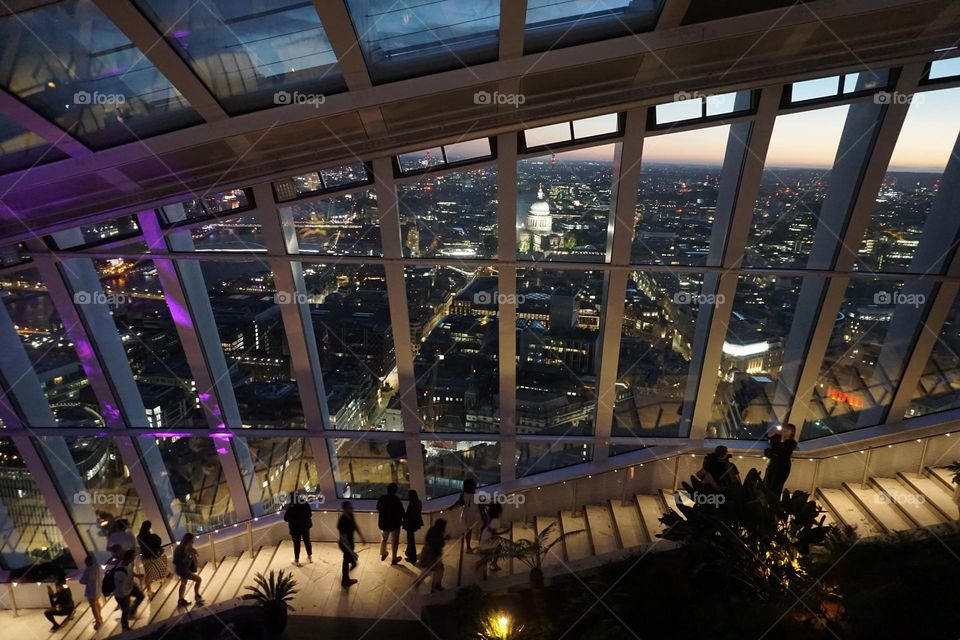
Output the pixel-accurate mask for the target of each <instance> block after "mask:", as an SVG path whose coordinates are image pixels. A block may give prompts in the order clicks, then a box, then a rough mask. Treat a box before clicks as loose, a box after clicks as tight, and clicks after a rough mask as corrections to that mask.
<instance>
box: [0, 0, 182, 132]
mask: <svg viewBox="0 0 960 640" xmlns="http://www.w3.org/2000/svg"><path fill="white" fill-rule="evenodd" d="M0 42H16V43H17V54H16V55H9V56H5V57H4V58H3V62H0V77H2V78H4V80H3V86H4V88H5V89H7V90H8V91H10V92H11V93H13V94H14V95H16V96H17V97H18V98H20V99H21V100H23V101H24V102H26V103H27V104H28V105H29V106H30V107H31V108H33V109H34V110H36V111H38V112H39V113H41V114H43V115H44V116H46V117H47V118H49V119H51V120H53V121H54V122H56V123H57V124H58V125H59V126H60V128H61V129H63V130H64V131H69V132H70V133H71V135H74V136H76V137H77V138H79V139H80V140H81V141H82V142H83V143H84V144H86V145H87V146H89V147H91V148H93V149H103V148H105V147H112V146H116V145H118V144H123V143H125V142H134V141H136V140H138V139H140V138H146V137H149V136H153V135H156V134H158V133H164V132H166V131H171V130H174V129H182V128H184V127H189V126H192V125H194V124H199V123H200V122H201V119H200V116H199V115H197V113H196V112H195V111H194V110H193V108H191V107H190V105H189V104H188V103H187V101H186V100H185V99H184V97H183V96H182V95H180V92H179V91H177V90H176V89H175V88H174V86H173V85H172V84H170V82H169V81H168V80H167V79H166V78H165V77H163V76H162V75H161V74H160V72H159V71H158V70H157V69H156V67H154V66H153V65H152V64H150V61H149V60H147V58H146V57H145V56H144V55H143V53H142V52H141V51H139V50H138V49H137V48H136V47H134V46H133V43H131V42H130V40H129V39H128V38H127V37H126V36H125V35H124V34H123V33H122V32H121V31H120V30H119V29H118V28H117V27H116V26H114V24H113V23H112V22H110V21H109V20H108V19H107V18H106V16H104V15H103V14H102V13H101V12H100V10H99V9H98V8H97V7H96V5H95V4H94V3H93V2H92V1H91V0H68V1H67V2H57V3H53V4H47V5H46V6H44V7H41V8H38V9H34V10H32V11H24V12H20V13H17V15H16V16H9V17H6V18H3V19H0Z"/></svg>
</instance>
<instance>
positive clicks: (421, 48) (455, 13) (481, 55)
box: [347, 0, 500, 84]
mask: <svg viewBox="0 0 960 640" xmlns="http://www.w3.org/2000/svg"><path fill="white" fill-rule="evenodd" d="M347 9H348V10H349V12H350V18H351V19H352V20H353V28H354V30H355V31H356V33H357V40H358V41H359V43H360V48H361V50H362V51H363V57H364V59H365V60H366V62H367V68H368V69H369V71H370V77H371V78H372V79H373V82H374V83H376V84H381V83H385V82H394V81H396V80H404V79H406V78H412V77H415V76H422V75H425V74H428V73H436V72H438V71H446V70H448V69H458V68H461V67H465V66H468V65H474V64H481V63H484V62H492V61H494V60H496V59H497V55H498V53H499V42H500V0H473V1H472V2H461V1H459V0H347Z"/></svg>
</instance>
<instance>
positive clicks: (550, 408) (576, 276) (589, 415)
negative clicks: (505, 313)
mask: <svg viewBox="0 0 960 640" xmlns="http://www.w3.org/2000/svg"><path fill="white" fill-rule="evenodd" d="M602 299H603V274H602V273H601V272H599V271H572V270H570V271H559V270H556V271H555V270H549V269H521V270H518V272H517V305H518V308H517V433H541V434H547V433H549V434H556V435H563V434H568V433H569V434H586V433H593V429H594V420H595V418H596V409H597V376H598V374H599V371H600V326H601V322H600V312H601V305H602Z"/></svg>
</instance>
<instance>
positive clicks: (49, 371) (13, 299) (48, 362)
mask: <svg viewBox="0 0 960 640" xmlns="http://www.w3.org/2000/svg"><path fill="white" fill-rule="evenodd" d="M0 290H3V291H5V292H7V293H6V295H5V296H3V297H2V298H0V301H2V303H3V304H4V305H5V306H6V308H7V311H8V312H9V313H10V318H11V320H13V324H14V328H15V329H16V331H17V334H18V335H19V336H20V340H21V342H22V343H23V347H24V349H25V350H26V352H27V357H28V358H29V359H30V362H31V363H32V364H33V370H34V371H35V372H36V374H37V377H38V378H39V380H40V386H41V387H42V388H43V393H44V395H45V396H46V397H47V401H49V403H50V407H51V408H52V410H53V415H54V418H56V420H57V425H61V426H68V427H103V426H106V421H105V420H104V417H103V415H102V414H101V412H100V405H99V403H98V402H97V399H96V397H94V395H93V391H92V390H91V389H90V383H89V381H88V380H87V375H86V373H85V372H84V370H83V366H82V365H81V364H80V358H79V357H78V356H77V351H76V349H75V348H74V345H73V342H72V341H71V340H70V336H69V335H68V333H67V327H64V325H63V320H62V319H61V318H60V314H59V313H57V310H56V308H55V307H54V306H53V300H52V299H51V298H50V296H49V295H48V294H47V287H46V285H45V284H44V282H43V280H42V279H41V278H40V272H39V271H37V270H36V269H33V268H30V269H25V270H23V271H17V272H15V273H8V274H3V275H0ZM71 328H72V327H71ZM25 383H26V382H25V381H24V384H25ZM31 426H35V427H44V426H46V427H50V426H56V425H31Z"/></svg>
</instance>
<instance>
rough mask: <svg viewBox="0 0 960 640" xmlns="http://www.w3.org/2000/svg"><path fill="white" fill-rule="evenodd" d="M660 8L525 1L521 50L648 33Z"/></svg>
mask: <svg viewBox="0 0 960 640" xmlns="http://www.w3.org/2000/svg"><path fill="white" fill-rule="evenodd" d="M661 7H663V0H650V1H648V2H631V1H630V0H573V1H572V2H570V1H566V2H557V0H529V1H528V2H527V18H526V29H525V31H524V47H523V49H524V52H525V53H537V52H540V51H547V50H549V49H557V48H560V47H569V46H572V45H575V44H582V43H584V42H594V41H596V40H607V39H609V38H618V37H621V36H628V35H630V34H633V33H643V32H645V31H650V30H651V29H653V27H654V26H655V25H656V24H657V17H658V16H659V15H660V9H661Z"/></svg>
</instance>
